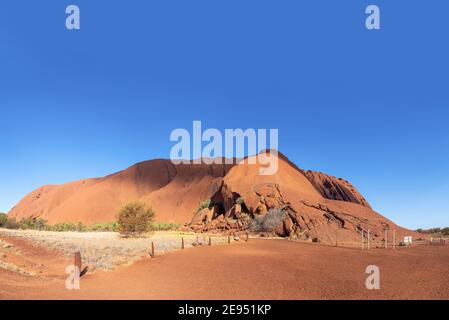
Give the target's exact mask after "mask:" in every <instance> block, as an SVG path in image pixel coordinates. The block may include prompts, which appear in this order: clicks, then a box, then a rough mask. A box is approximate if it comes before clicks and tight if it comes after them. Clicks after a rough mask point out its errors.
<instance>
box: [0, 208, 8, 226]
mask: <svg viewBox="0 0 449 320" xmlns="http://www.w3.org/2000/svg"><path fill="white" fill-rule="evenodd" d="M7 222H8V215H7V214H6V213H3V212H0V228H3V227H5V225H6V223H7Z"/></svg>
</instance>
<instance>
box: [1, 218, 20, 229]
mask: <svg viewBox="0 0 449 320" xmlns="http://www.w3.org/2000/svg"><path fill="white" fill-rule="evenodd" d="M4 228H6V229H19V228H20V224H19V223H18V222H17V221H16V219H15V218H12V219H10V218H8V220H7V221H6V224H5V225H4Z"/></svg>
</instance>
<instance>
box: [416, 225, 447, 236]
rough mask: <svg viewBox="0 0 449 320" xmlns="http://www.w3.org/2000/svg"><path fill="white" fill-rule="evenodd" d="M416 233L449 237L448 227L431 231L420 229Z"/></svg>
mask: <svg viewBox="0 0 449 320" xmlns="http://www.w3.org/2000/svg"><path fill="white" fill-rule="evenodd" d="M416 231H418V232H420V233H426V234H437V235H443V236H449V227H446V228H431V229H418V230H416Z"/></svg>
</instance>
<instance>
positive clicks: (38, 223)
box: [19, 218, 48, 230]
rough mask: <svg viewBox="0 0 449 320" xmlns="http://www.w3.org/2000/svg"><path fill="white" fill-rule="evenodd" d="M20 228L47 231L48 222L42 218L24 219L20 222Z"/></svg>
mask: <svg viewBox="0 0 449 320" xmlns="http://www.w3.org/2000/svg"><path fill="white" fill-rule="evenodd" d="M19 228H20V229H23V230H47V229H48V223H47V220H44V219H41V218H24V219H22V220H20V221H19Z"/></svg>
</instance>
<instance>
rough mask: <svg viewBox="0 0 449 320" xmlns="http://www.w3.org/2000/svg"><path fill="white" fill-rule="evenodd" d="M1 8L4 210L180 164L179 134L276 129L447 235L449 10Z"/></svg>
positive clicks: (308, 159) (311, 158) (303, 160)
mask: <svg viewBox="0 0 449 320" xmlns="http://www.w3.org/2000/svg"><path fill="white" fill-rule="evenodd" d="M76 4H77V5H78V6H79V7H80V10H81V29H80V30H72V31H68V30H67V29H66V26H65V19H66V14H65V9H66V6H67V4H66V3H53V2H51V1H45V2H43V3H41V2H36V1H29V0H28V1H27V0H17V1H14V2H11V1H10V2H5V3H1V4H0V39H1V41H0V66H1V72H0V121H1V125H2V134H1V135H0V151H1V154H2V156H1V157H0V181H2V184H1V185H0V211H3V212H8V211H9V209H11V208H12V207H13V206H14V205H15V204H16V203H17V202H18V201H19V200H20V199H21V198H22V197H24V196H25V195H26V194H28V193H29V192H31V191H32V190H34V189H36V188H38V187H40V186H42V185H47V184H61V183H65V182H69V181H74V180H80V179H82V178H83V177H101V176H105V175H108V174H110V173H112V172H118V171H121V170H123V169H124V168H127V167H129V165H130V164H132V163H138V162H141V161H146V160H148V159H154V158H169V157H170V148H171V146H172V143H171V142H170V140H169V137H170V133H171V132H172V130H174V129H176V128H191V126H192V121H194V120H201V121H202V122H203V124H204V126H205V127H207V128H217V129H218V130H220V131H223V130H224V129H226V128H232V129H236V128H242V129H246V128H255V129H257V128H262V129H271V128H273V129H278V130H279V150H281V151H282V153H283V154H285V155H286V156H287V157H288V158H289V159H290V160H291V161H292V162H293V163H295V164H296V165H298V166H299V167H300V168H303V169H311V170H314V171H320V172H325V173H327V174H330V175H333V176H337V177H342V178H344V179H346V180H348V181H350V182H351V183H352V184H354V186H355V187H356V188H357V189H358V190H359V191H360V193H361V194H362V195H363V196H364V197H365V198H366V199H367V200H368V201H369V203H370V204H371V205H372V206H373V208H374V209H375V210H376V211H377V212H379V213H380V214H382V215H384V216H385V217H387V218H388V219H390V220H392V221H394V222H395V223H397V224H399V225H400V226H403V227H406V228H409V229H417V228H423V229H427V228H431V227H446V226H448V225H449V212H448V209H447V208H449V197H448V196H447V195H448V194H449V133H448V130H447V123H448V121H449V90H447V75H448V74H449V63H448V60H447V57H448V56H449V44H448V42H447V41H446V39H447V32H446V29H447V28H444V21H446V15H447V14H446V12H448V11H449V3H448V2H447V1H446V2H443V1H437V2H435V3H434V4H432V5H422V4H421V5H420V4H419V3H410V2H409V1H406V0H398V1H394V2H393V1H386V0H378V1H376V5H378V6H379V7H380V8H381V12H382V18H381V19H382V20H381V21H382V24H381V25H382V28H381V29H380V30H367V29H366V27H365V18H366V14H365V9H366V6H367V5H369V4H371V3H369V2H366V1H361V2H359V1H344V2H342V1H323V0H316V1H295V0H286V1H283V2H282V4H280V3H279V2H276V1H272V0H262V1H256V0H248V1H244V2H242V1H236V0H229V1H226V2H217V1H205V0H196V1H180V0H173V1H171V2H160V1H159V2H158V1H136V2H133V3H132V4H129V3H126V4H125V3H124V2H122V1H113V2H111V1H104V0H98V1H87V0H77V1H76Z"/></svg>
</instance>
